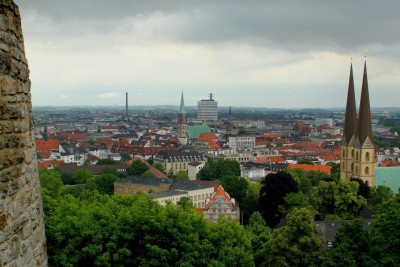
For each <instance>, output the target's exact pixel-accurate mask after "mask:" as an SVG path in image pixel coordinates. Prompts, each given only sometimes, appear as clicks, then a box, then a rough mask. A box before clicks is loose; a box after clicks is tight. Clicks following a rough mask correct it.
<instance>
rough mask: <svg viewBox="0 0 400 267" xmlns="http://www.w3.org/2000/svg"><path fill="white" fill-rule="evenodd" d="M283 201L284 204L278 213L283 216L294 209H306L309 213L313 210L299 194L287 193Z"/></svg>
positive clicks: (302, 195) (304, 197)
mask: <svg viewBox="0 0 400 267" xmlns="http://www.w3.org/2000/svg"><path fill="white" fill-rule="evenodd" d="M283 199H284V200H285V203H284V204H283V205H280V206H279V211H280V212H281V213H282V215H283V216H286V215H287V214H288V213H290V212H291V211H293V210H294V209H300V208H306V209H309V210H311V211H313V210H314V208H313V206H311V205H310V204H309V203H308V202H307V199H306V196H305V195H304V194H303V193H301V192H297V193H289V194H287V195H286V196H285V197H284V198H283Z"/></svg>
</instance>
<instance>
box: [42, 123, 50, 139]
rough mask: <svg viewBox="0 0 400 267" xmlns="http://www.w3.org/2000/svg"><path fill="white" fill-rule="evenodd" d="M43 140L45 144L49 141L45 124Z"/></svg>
mask: <svg viewBox="0 0 400 267" xmlns="http://www.w3.org/2000/svg"><path fill="white" fill-rule="evenodd" d="M43 139H44V141H46V142H47V140H48V139H49V136H48V134H47V124H45V125H44V130H43Z"/></svg>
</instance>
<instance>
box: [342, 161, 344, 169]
mask: <svg viewBox="0 0 400 267" xmlns="http://www.w3.org/2000/svg"><path fill="white" fill-rule="evenodd" d="M342 170H343V171H344V162H342Z"/></svg>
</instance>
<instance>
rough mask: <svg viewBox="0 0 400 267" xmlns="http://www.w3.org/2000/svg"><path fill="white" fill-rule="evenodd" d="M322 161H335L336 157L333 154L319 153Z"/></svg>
mask: <svg viewBox="0 0 400 267" xmlns="http://www.w3.org/2000/svg"><path fill="white" fill-rule="evenodd" d="M321 158H322V159H323V160H324V161H336V160H338V158H337V157H336V156H335V155H321Z"/></svg>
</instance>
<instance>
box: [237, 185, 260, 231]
mask: <svg viewBox="0 0 400 267" xmlns="http://www.w3.org/2000/svg"><path fill="white" fill-rule="evenodd" d="M246 181H247V195H246V198H245V199H244V201H242V203H239V204H240V209H241V211H242V212H243V224H244V225H247V223H248V222H249V220H250V217H251V215H252V214H253V213H254V212H256V211H259V195H260V188H261V184H260V182H251V181H250V180H246Z"/></svg>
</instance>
